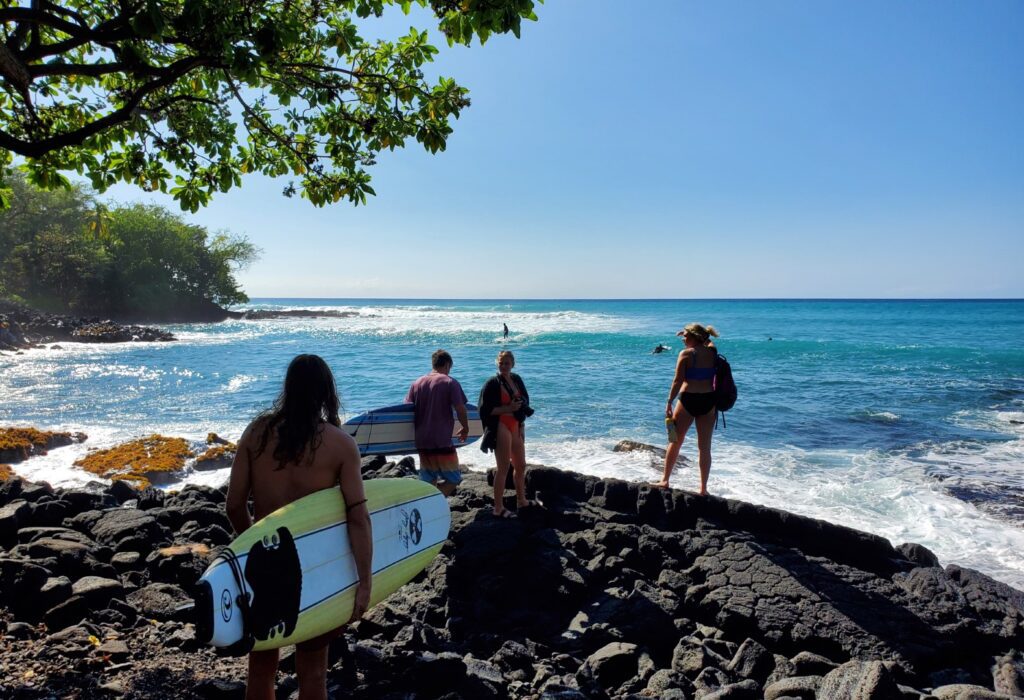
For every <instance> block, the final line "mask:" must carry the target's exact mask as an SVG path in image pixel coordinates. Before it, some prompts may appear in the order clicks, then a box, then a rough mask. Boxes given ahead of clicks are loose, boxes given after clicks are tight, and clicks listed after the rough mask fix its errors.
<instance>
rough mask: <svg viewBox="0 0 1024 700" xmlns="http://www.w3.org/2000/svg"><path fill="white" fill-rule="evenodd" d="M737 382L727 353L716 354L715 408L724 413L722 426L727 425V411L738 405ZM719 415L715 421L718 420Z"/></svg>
mask: <svg viewBox="0 0 1024 700" xmlns="http://www.w3.org/2000/svg"><path fill="white" fill-rule="evenodd" d="M736 393H737V392H736V382H735V381H733V378H732V367H731V366H730V365H729V361H728V360H727V359H725V355H719V354H717V353H716V354H715V408H716V409H718V412H719V413H721V414H722V427H723V428H724V427H726V425H725V412H726V411H728V410H729V409H730V408H732V407H733V406H735V405H736ZM717 420H718V419H717V417H716V418H715V421H716V422H717Z"/></svg>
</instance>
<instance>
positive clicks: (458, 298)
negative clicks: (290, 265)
mask: <svg viewBox="0 0 1024 700" xmlns="http://www.w3.org/2000/svg"><path fill="white" fill-rule="evenodd" d="M259 299H287V300H324V301H336V300H339V299H346V300H348V299H351V300H358V301H504V302H513V301H515V302H519V301H1024V297H516V298H512V297H405V296H402V297H375V296H365V297H360V296H338V297H308V296H258V297H257V296H253V297H250V299H249V302H252V301H256V300H259ZM237 306H242V304H238V305H237Z"/></svg>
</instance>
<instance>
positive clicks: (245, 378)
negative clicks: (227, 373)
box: [224, 374, 259, 391]
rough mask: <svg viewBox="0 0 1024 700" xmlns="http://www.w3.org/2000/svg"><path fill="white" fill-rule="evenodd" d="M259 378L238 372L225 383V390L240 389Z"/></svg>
mask: <svg viewBox="0 0 1024 700" xmlns="http://www.w3.org/2000/svg"><path fill="white" fill-rule="evenodd" d="M258 379H259V378H258V377H255V376H253V375H251V374H236V375H235V376H234V377H232V378H231V380H230V381H228V383H227V384H225V385H224V391H238V390H239V389H241V388H242V387H243V386H245V385H246V384H252V383H253V382H255V381H257V380H258Z"/></svg>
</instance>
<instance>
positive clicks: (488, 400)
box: [478, 350, 537, 518]
mask: <svg viewBox="0 0 1024 700" xmlns="http://www.w3.org/2000/svg"><path fill="white" fill-rule="evenodd" d="M515 364H516V358H515V357H514V356H513V355H512V353H511V352H509V351H508V350H502V351H501V352H499V353H498V373H497V374H496V375H495V376H493V377H491V378H490V379H488V380H487V382H486V383H485V384H484V386H483V388H482V389H481V390H480V400H479V401H478V404H479V406H480V418H481V420H482V421H483V423H484V427H485V429H486V431H489V432H490V433H491V435H492V436H493V437H491V436H488V435H486V434H485V435H484V438H483V441H482V442H483V445H482V448H483V449H485V450H486V448H487V447H488V446H491V447H493V449H494V459H495V465H496V467H497V473H496V474H495V475H494V514H495V515H496V516H498V517H499V518H514V517H515V513H513V512H512V511H510V510H508V509H507V508H505V504H504V496H505V479H506V478H507V476H508V468H509V464H510V463H511V465H512V480H513V481H514V482H515V485H516V507H517V509H519V508H528V507H530V506H533V505H537V504H536V503H535V502H533V501H530V500H527V498H526V446H525V439H526V428H525V425H524V421H525V420H526V417H527V415H529V414H531V413H533V411H532V410H531V409H530V408H529V405H530V395H529V393H527V391H526V385H525V384H524V383H523V380H522V378H521V377H520V376H519V375H518V374H516V373H515V372H513V371H512V368H513V367H515Z"/></svg>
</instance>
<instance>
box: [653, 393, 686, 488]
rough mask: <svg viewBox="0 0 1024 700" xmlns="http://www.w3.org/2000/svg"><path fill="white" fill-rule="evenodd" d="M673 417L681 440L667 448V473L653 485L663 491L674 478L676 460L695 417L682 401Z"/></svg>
mask: <svg viewBox="0 0 1024 700" xmlns="http://www.w3.org/2000/svg"><path fill="white" fill-rule="evenodd" d="M672 417H673V418H674V419H675V422H676V433H678V434H679V440H678V442H670V443H669V444H668V447H666V448H665V473H664V474H662V477H661V481H655V482H654V484H653V485H654V486H660V487H661V488H663V489H667V488H668V480H669V477H670V476H672V469H673V467H675V466H676V460H677V459H679V448H680V447H682V446H683V440H685V439H686V431H687V430H689V429H690V424H691V423H693V416H691V415H690V414H689V413H687V412H686V410H685V409H684V408H683V403H682V401H680V402H679V403H677V404H676V410H675V412H674V413H673V414H672Z"/></svg>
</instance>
